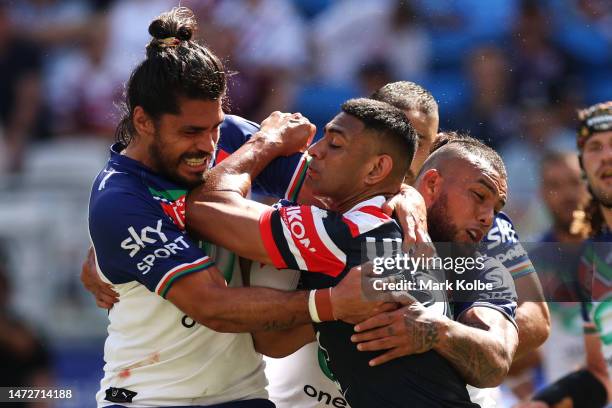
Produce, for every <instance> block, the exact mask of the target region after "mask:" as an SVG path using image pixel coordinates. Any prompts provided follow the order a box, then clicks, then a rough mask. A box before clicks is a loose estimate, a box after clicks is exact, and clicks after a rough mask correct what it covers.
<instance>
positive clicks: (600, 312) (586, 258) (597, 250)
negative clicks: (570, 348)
mask: <svg viewBox="0 0 612 408" xmlns="http://www.w3.org/2000/svg"><path fill="white" fill-rule="evenodd" d="M579 119H580V127H579V130H578V151H579V159H580V164H581V166H582V169H583V171H584V175H585V176H586V180H587V183H588V187H589V191H590V193H591V199H590V201H589V203H588V204H587V205H586V207H585V209H584V216H583V218H582V219H581V220H580V222H581V224H582V226H583V231H584V232H585V233H586V234H588V236H589V239H588V241H587V242H586V244H585V248H584V252H583V257H582V265H583V268H582V269H583V270H582V271H581V273H580V274H579V278H580V279H581V281H582V282H581V283H583V284H584V286H585V291H584V292H585V296H584V301H583V309H584V310H583V319H584V320H585V323H584V344H585V351H586V360H587V361H586V368H585V369H583V370H580V371H577V372H574V373H572V374H569V375H567V376H565V377H563V378H561V379H560V380H558V381H557V382H555V383H553V384H551V385H549V386H547V387H546V388H545V389H544V390H541V391H539V392H538V393H537V394H536V395H535V396H534V397H533V400H534V401H536V402H531V403H528V404H525V405H524V407H533V408H544V407H555V408H556V407H565V406H574V407H585V408H600V407H603V406H604V405H606V403H607V402H608V401H609V399H610V396H611V395H612V385H611V383H610V376H609V375H610V374H609V372H610V368H611V365H612V287H611V285H610V276H612V101H609V102H605V103H600V104H596V105H593V106H591V107H589V108H586V109H584V110H581V111H580V112H579Z"/></svg>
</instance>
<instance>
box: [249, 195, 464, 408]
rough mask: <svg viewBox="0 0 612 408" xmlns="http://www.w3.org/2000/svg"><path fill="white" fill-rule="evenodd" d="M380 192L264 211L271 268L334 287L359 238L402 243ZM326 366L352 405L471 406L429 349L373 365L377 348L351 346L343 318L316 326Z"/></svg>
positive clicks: (354, 257) (352, 262)
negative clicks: (337, 202) (334, 203)
mask: <svg viewBox="0 0 612 408" xmlns="http://www.w3.org/2000/svg"><path fill="white" fill-rule="evenodd" d="M384 201H385V198H384V197H381V196H379V197H375V198H372V199H370V200H367V201H365V202H362V203H360V204H358V205H356V206H355V207H354V208H352V209H351V210H349V211H347V212H346V213H344V214H339V213H334V212H330V211H325V210H321V209H319V208H316V207H308V206H300V207H282V208H279V209H274V210H271V211H270V212H268V213H265V214H264V215H263V216H262V217H261V219H260V231H261V234H262V238H263V240H264V244H265V246H266V249H267V251H268V253H269V255H270V258H271V259H272V260H273V261H274V264H275V266H276V267H277V268H293V269H300V270H302V271H303V272H304V273H303V274H302V285H303V286H305V287H306V288H325V287H329V286H335V285H336V284H337V283H338V282H339V281H340V280H341V279H342V278H343V277H344V276H345V274H346V273H347V272H348V271H349V269H350V268H351V267H353V266H356V265H359V264H360V263H361V244H362V243H363V242H366V241H369V240H370V239H374V240H378V241H380V242H386V241H383V240H390V241H388V242H396V243H397V244H398V246H399V245H400V243H401V238H402V232H401V229H400V228H399V226H398V224H397V223H396V222H395V221H394V220H392V219H391V218H389V217H388V216H386V215H384V214H383V212H382V210H381V209H380V207H381V206H382V204H383V203H384ZM279 273H280V272H279ZM315 331H316V332H317V339H318V340H319V345H320V348H321V350H322V351H323V358H324V360H325V363H326V365H327V366H328V367H329V368H330V369H331V372H332V373H333V376H334V377H335V379H336V380H337V381H338V383H339V385H340V387H341V390H342V393H343V395H344V397H345V398H346V400H347V401H348V402H349V403H350V405H351V406H352V407H353V408H359V407H374V406H381V407H383V406H384V407H403V406H406V403H407V402H410V406H412V407H432V406H436V407H462V406H463V407H472V406H475V405H474V404H472V403H471V402H470V401H469V396H468V393H467V390H466V388H465V382H464V381H463V380H462V379H461V378H460V377H459V375H458V374H457V372H456V371H455V370H454V369H452V368H451V366H450V365H449V363H448V362H447V361H446V360H444V359H443V358H442V357H441V356H440V355H438V354H437V353H436V352H434V351H429V352H426V353H422V354H417V355H412V356H408V357H402V358H399V359H397V360H393V361H391V362H389V363H386V364H384V365H382V366H379V367H369V365H368V361H369V360H370V359H371V358H373V356H375V355H376V354H377V353H371V352H360V351H357V349H356V348H355V346H354V344H353V343H352V342H351V341H350V337H351V335H352V334H353V333H354V330H353V326H352V325H349V324H346V323H343V322H326V323H321V324H316V325H315Z"/></svg>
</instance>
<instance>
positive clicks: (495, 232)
mask: <svg viewBox="0 0 612 408" xmlns="http://www.w3.org/2000/svg"><path fill="white" fill-rule="evenodd" d="M487 241H489V242H488V245H487V248H488V249H493V248H495V247H496V246H498V245H499V244H502V243H506V242H510V243H515V242H517V239H516V231H515V230H514V228H513V227H512V223H510V222H509V221H507V220H503V219H500V218H498V219H496V220H495V227H493V228H491V230H490V231H489V233H488V234H487Z"/></svg>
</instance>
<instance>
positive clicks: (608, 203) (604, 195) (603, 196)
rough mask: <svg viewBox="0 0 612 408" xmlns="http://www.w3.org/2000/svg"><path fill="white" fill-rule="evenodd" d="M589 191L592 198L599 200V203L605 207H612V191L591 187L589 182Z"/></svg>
mask: <svg viewBox="0 0 612 408" xmlns="http://www.w3.org/2000/svg"><path fill="white" fill-rule="evenodd" d="M589 192H590V193H591V195H592V196H593V198H595V199H596V200H597V201H598V202H599V204H601V205H603V206H604V207H606V208H612V192H608V191H603V189H599V188H597V187H593V186H592V185H591V183H589Z"/></svg>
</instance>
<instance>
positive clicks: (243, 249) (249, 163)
mask: <svg viewBox="0 0 612 408" xmlns="http://www.w3.org/2000/svg"><path fill="white" fill-rule="evenodd" d="M314 131H315V128H314V126H313V125H312V124H310V122H308V120H307V119H306V118H304V117H302V116H301V115H296V114H294V115H289V114H282V113H280V112H274V113H272V114H271V115H270V116H269V117H268V118H267V119H266V120H265V121H264V122H262V126H261V130H260V131H259V132H257V133H256V134H254V135H253V137H251V138H250V139H249V140H248V141H247V142H246V143H245V144H244V145H243V146H242V147H240V148H239V149H238V150H237V151H236V152H235V153H234V154H232V155H231V156H229V157H228V158H226V159H225V160H224V161H223V162H222V163H220V164H219V165H217V166H216V167H215V168H213V169H212V170H211V171H210V172H209V173H208V174H207V175H206V178H205V181H204V183H203V184H202V185H201V186H199V187H197V188H195V189H194V190H192V191H191V192H190V193H189V195H188V197H187V200H186V221H187V225H188V228H189V230H190V232H191V233H193V234H195V235H196V236H199V237H202V238H204V239H206V240H208V241H211V242H214V243H215V244H217V245H220V246H222V247H224V248H227V249H229V250H231V251H233V252H235V253H237V254H238V255H239V256H242V257H245V258H248V259H252V260H255V261H260V262H265V263H273V262H272V260H271V259H270V257H269V255H268V253H267V251H266V248H265V247H264V243H263V239H262V237H261V233H260V231H259V219H260V218H261V216H262V214H263V213H265V212H266V211H268V210H269V209H270V207H268V206H265V205H263V204H259V203H257V202H255V201H251V200H247V199H246V198H245V197H246V195H247V194H248V192H249V190H250V188H251V184H252V180H253V179H254V178H255V177H256V176H257V175H258V174H259V173H260V172H261V171H262V170H263V169H264V168H265V166H266V165H267V164H268V163H270V161H272V159H274V158H275V157H278V156H282V155H288V154H291V153H293V152H296V151H298V150H300V149H301V148H302V147H303V146H305V144H306V142H307V140H308V139H309V138H310V137H311V136H312V134H313V133H314Z"/></svg>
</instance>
